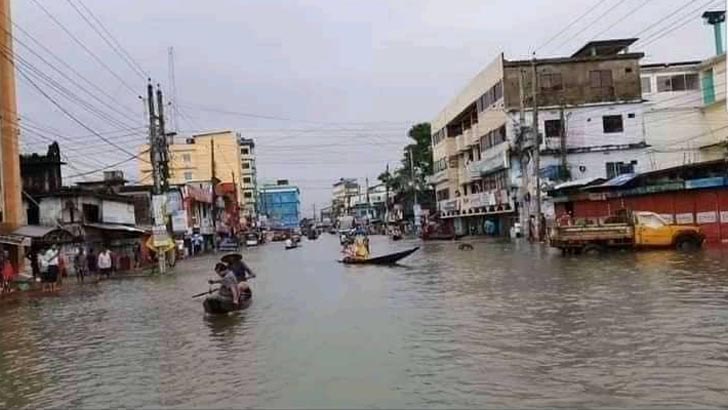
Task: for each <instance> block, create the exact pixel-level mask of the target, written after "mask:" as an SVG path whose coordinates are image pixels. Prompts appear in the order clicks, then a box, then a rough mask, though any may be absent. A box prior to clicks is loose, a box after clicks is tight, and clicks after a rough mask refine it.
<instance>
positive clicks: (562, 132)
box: [559, 103, 569, 181]
mask: <svg viewBox="0 0 728 410" xmlns="http://www.w3.org/2000/svg"><path fill="white" fill-rule="evenodd" d="M559 137H560V138H559V139H560V142H561V172H560V173H559V174H560V175H559V177H560V179H561V180H563V181H566V180H568V179H569V171H568V169H569V164H568V161H567V159H566V155H567V153H566V118H565V116H564V104H563V103H561V109H560V110H559Z"/></svg>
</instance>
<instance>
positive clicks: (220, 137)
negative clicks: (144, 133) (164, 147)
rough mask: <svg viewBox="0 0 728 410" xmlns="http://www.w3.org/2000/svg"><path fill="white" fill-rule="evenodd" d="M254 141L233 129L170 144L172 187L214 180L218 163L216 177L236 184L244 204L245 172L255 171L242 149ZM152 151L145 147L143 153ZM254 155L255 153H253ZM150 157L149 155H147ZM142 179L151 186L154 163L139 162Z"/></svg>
mask: <svg viewBox="0 0 728 410" xmlns="http://www.w3.org/2000/svg"><path fill="white" fill-rule="evenodd" d="M251 142H252V140H247V139H244V138H241V137H240V134H238V133H236V132H233V131H231V130H225V131H215V132H207V133H202V134H195V135H192V136H191V137H188V138H186V139H181V138H179V137H178V138H177V140H175V142H174V143H172V144H170V145H169V153H170V163H169V173H170V178H169V183H170V185H184V184H187V183H189V182H200V181H211V180H212V177H213V172H212V170H213V168H212V164H213V162H214V164H215V169H214V170H215V175H214V176H215V178H217V180H218V182H233V181H235V183H236V184H237V187H236V195H237V198H238V204H240V205H241V207H242V206H243V205H244V199H245V197H244V195H245V194H244V193H245V190H244V187H247V185H245V182H244V179H243V176H242V174H243V171H244V168H245V167H248V168H245V170H246V171H247V170H248V169H250V170H251V171H254V166H255V165H254V161H251V154H249V155H246V156H245V159H243V157H241V153H242V151H244V150H243V146H241V143H244V144H250V143H251ZM148 149H149V146H148V145H143V146H142V148H141V151H142V152H146V151H147V150H148ZM251 153H252V151H251ZM147 157H148V154H147ZM139 174H140V176H139V179H140V181H141V182H142V183H145V184H151V183H152V182H153V181H152V173H151V164H150V163H149V162H147V161H139ZM246 174H247V175H248V176H247V177H248V178H251V180H250V182H249V183H252V177H251V173H250V172H246Z"/></svg>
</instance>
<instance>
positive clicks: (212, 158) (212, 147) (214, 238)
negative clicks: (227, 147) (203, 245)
mask: <svg viewBox="0 0 728 410" xmlns="http://www.w3.org/2000/svg"><path fill="white" fill-rule="evenodd" d="M210 184H211V185H212V246H213V249H215V251H217V194H216V192H215V186H216V185H217V177H216V174H215V138H214V137H210Z"/></svg>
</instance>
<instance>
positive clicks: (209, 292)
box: [192, 288, 219, 299]
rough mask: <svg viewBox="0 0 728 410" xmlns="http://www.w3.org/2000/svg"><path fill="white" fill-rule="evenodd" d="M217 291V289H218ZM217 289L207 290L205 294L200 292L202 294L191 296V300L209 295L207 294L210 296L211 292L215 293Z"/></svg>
mask: <svg viewBox="0 0 728 410" xmlns="http://www.w3.org/2000/svg"><path fill="white" fill-rule="evenodd" d="M218 289H219V288H218ZM218 289H209V290H208V291H207V292H202V293H198V294H196V295H194V296H192V299H194V298H199V297H200V296H205V295H209V294H211V293H212V292H216V291H217V290H218Z"/></svg>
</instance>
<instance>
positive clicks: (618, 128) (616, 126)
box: [602, 115, 624, 134]
mask: <svg viewBox="0 0 728 410" xmlns="http://www.w3.org/2000/svg"><path fill="white" fill-rule="evenodd" d="M602 124H603V126H604V133H605V134H614V133H618V132H624V124H623V123H622V116H621V115H605V116H604V117H602Z"/></svg>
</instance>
